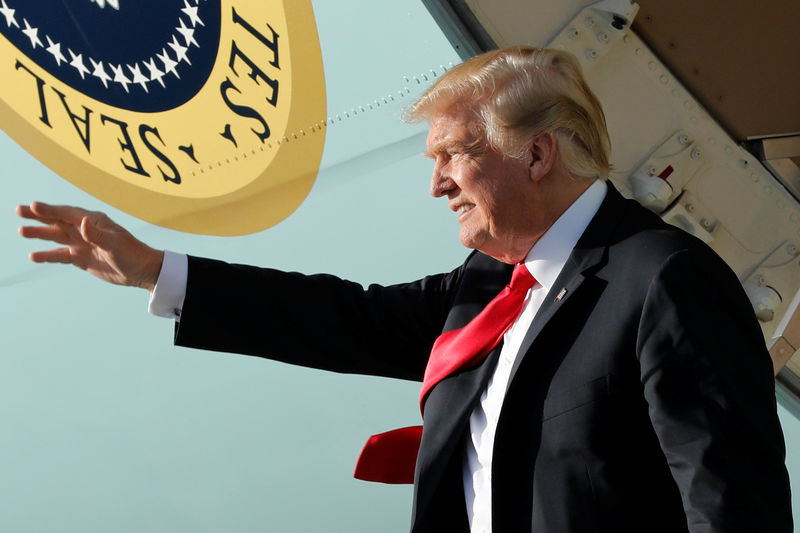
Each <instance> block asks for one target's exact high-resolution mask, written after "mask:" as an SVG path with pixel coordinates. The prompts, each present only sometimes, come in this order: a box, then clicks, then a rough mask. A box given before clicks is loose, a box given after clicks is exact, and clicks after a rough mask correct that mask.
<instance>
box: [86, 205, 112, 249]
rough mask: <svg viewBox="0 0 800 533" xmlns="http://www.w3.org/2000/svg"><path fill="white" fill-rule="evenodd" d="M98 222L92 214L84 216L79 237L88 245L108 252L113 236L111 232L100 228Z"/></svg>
mask: <svg viewBox="0 0 800 533" xmlns="http://www.w3.org/2000/svg"><path fill="white" fill-rule="evenodd" d="M98 222H100V221H99V220H98V219H97V217H96V216H94V214H90V215H86V216H85V217H83V219H82V220H81V236H82V237H83V239H84V240H85V241H86V242H88V243H89V244H93V245H95V246H97V247H98V248H102V249H103V250H108V249H109V247H110V246H111V243H112V240H113V237H114V234H113V232H112V231H109V230H107V229H103V228H101V227H100V224H98Z"/></svg>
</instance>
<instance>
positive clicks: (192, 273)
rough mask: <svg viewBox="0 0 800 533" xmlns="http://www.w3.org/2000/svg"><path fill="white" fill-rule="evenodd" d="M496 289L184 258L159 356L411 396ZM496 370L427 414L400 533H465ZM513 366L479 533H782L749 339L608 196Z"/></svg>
mask: <svg viewBox="0 0 800 533" xmlns="http://www.w3.org/2000/svg"><path fill="white" fill-rule="evenodd" d="M510 273H511V267H510V266H508V265H505V264H502V263H499V262H497V261H495V260H493V259H491V258H489V257H487V256H485V255H483V254H480V253H472V254H471V255H470V256H469V257H468V259H467V260H466V262H465V263H464V264H463V265H461V266H460V267H459V268H458V269H456V270H454V271H452V272H450V273H448V274H442V275H434V276H429V277H426V278H424V279H422V280H420V281H416V282H413V283H408V284H403V285H397V286H390V287H381V286H376V285H372V286H370V287H369V288H367V289H366V290H364V289H363V288H362V287H361V286H360V285H358V284H355V283H350V282H346V281H342V280H340V279H338V278H335V277H333V276H327V275H316V276H303V275H300V274H296V273H283V272H278V271H275V270H269V269H259V268H254V267H248V266H241V265H227V264H224V263H220V262H216V261H210V260H204V259H196V258H191V259H190V263H189V280H188V287H187V295H186V300H185V304H184V309H183V315H182V317H181V322H180V324H179V326H178V329H177V331H176V342H177V343H178V344H181V345H185V346H193V347H200V348H205V349H211V350H220V351H231V352H239V353H245V354H251V355H258V356H263V357H269V358H272V359H277V360H282V361H286V362H289V363H293V364H300V365H305V366H311V367H316V368H322V369H327V370H333V371H337V372H351V373H361V374H374V375H380V376H390V377H395V378H404V379H413V380H421V379H422V375H423V371H424V368H425V364H426V361H427V357H428V354H429V351H430V347H431V345H432V344H433V342H434V340H435V338H436V337H437V336H438V335H439V334H440V333H441V332H442V331H445V330H449V329H453V328H457V327H461V326H463V325H464V324H466V323H467V322H468V321H469V320H470V319H471V318H472V317H473V316H475V315H476V314H477V313H478V312H479V311H480V310H481V309H482V308H483V306H484V305H485V304H486V303H487V302H488V301H489V300H490V299H491V298H493V297H494V295H496V294H497V293H498V292H499V291H500V290H501V289H502V287H503V286H504V285H505V284H506V283H507V282H508V280H509V278H510ZM534 275H535V273H534ZM220 280H222V281H220ZM223 287H224V288H223ZM562 289H566V294H565V295H564V296H563V297H562V298H560V299H557V298H556V295H557V294H558V293H559V292H561V291H562ZM231 309H236V310H242V311H241V312H240V313H238V312H237V313H231V312H230V310H231ZM220 310H225V311H224V312H223V311H220ZM309 324H313V328H310V327H309ZM498 352H499V350H498V349H496V350H494V351H493V352H492V354H490V356H489V357H488V358H487V359H486V360H485V361H484V362H483V363H482V364H480V365H478V366H476V367H474V368H471V369H467V370H465V371H462V372H459V373H457V374H455V375H453V376H451V377H449V378H447V379H445V380H443V381H442V382H441V383H440V384H438V385H437V386H436V387H435V388H434V389H433V390H432V391H431V393H430V395H429V396H428V399H427V403H426V405H425V424H424V425H425V430H424V433H423V439H422V446H421V449H420V454H419V458H418V463H417V472H416V483H415V499H414V511H413V523H412V531H414V532H417V533H422V532H451V531H459V530H466V521H465V513H464V499H463V489H462V486H461V473H460V472H461V461H462V455H463V446H464V442H465V441H464V439H465V435H466V432H467V427H468V418H469V414H470V412H471V411H472V409H473V407H474V406H475V403H476V401H477V399H478V397H479V395H480V393H481V391H482V390H483V388H484V386H485V384H486V382H487V380H488V377H489V375H490V373H491V370H492V368H493V366H494V363H495V361H496V357H497V354H498ZM520 353H521V354H524V357H518V358H517V363H516V366H515V367H514V370H513V373H512V378H511V380H510V384H509V388H508V391H507V393H506V397H505V401H504V404H503V409H502V413H501V417H500V420H499V422H498V427H497V436H496V440H495V448H494V450H495V451H494V462H493V521H494V531H495V533H502V532H524V531H532V532H534V533H568V532H576V533H577V532H580V533H591V532H609V533H621V532H647V533H651V532H664V533H676V532H680V531H692V532H698V533H699V532H726V533H730V532H748V533H752V532H760V531H764V532H766V531H769V532H775V533H778V532H780V533H790V532H791V531H792V519H791V506H790V497H789V484H788V476H787V473H786V469H785V467H784V444H783V436H782V433H781V429H780V426H779V423H778V419H777V414H776V404H775V391H774V379H773V371H772V365H771V362H770V358H769V355H768V353H767V351H766V348H765V345H764V339H763V336H762V334H761V331H760V328H759V327H758V325H757V323H756V320H755V317H754V314H753V310H752V307H751V305H750V303H749V301H748V300H747V298H746V297H745V295H744V293H743V291H742V288H741V285H740V283H739V281H738V279H737V278H736V276H735V275H734V274H733V273H732V272H731V270H730V269H729V268H728V267H727V266H726V265H725V264H724V262H723V261H722V260H721V259H720V258H719V257H718V256H717V255H716V254H715V253H714V252H713V251H711V250H710V249H709V248H708V247H707V246H705V245H704V244H703V243H701V242H700V241H698V240H696V239H694V238H693V237H690V236H689V235H688V234H686V233H684V232H682V231H680V230H677V229H675V228H673V227H672V226H669V225H667V224H665V223H664V222H662V221H661V220H660V219H659V218H658V217H656V216H655V215H653V214H651V213H650V212H649V211H646V210H645V209H643V208H641V207H640V206H638V204H636V203H635V202H632V201H627V200H623V198H622V197H621V196H620V195H619V193H617V192H616V191H615V190H613V188H611V187H609V193H608V195H607V198H606V200H605V201H604V202H603V204H602V206H601V207H600V210H599V211H598V213H597V215H596V216H595V218H594V219H593V220H592V222H591V223H590V225H589V227H588V228H587V230H586V231H585V233H584V234H583V236H582V237H581V239H580V240H579V242H578V244H577V245H576V247H575V249H574V251H573V253H572V255H571V256H570V258H569V260H568V262H567V264H566V266H565V267H564V269H563V271H562V273H561V275H560V277H559V279H558V281H557V282H556V284H555V286H554V287H553V293H552V294H550V295H548V297H547V299H546V301H545V303H544V305H543V306H542V308H541V310H540V311H539V313H538V315H537V316H536V318H535V319H534V322H533V325H532V326H531V329H530V331H529V333H528V335H527V338H526V341H525V343H524V344H523V347H522V349H521V352H520Z"/></svg>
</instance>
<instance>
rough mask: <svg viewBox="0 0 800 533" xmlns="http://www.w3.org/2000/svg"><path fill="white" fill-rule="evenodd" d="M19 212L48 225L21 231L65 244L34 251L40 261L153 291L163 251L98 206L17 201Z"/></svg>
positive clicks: (32, 237)
mask: <svg viewBox="0 0 800 533" xmlns="http://www.w3.org/2000/svg"><path fill="white" fill-rule="evenodd" d="M17 214H18V215H19V216H21V217H23V218H29V219H32V220H37V221H39V222H41V223H43V224H45V225H44V226H22V227H21V228H20V229H19V233H20V235H22V236H23V237H26V238H29V239H42V240H45V241H53V242H56V243H58V244H61V245H63V246H64V247H62V248H55V249H53V250H46V251H39V252H33V253H31V254H30V258H31V260H32V261H34V262H36V263H67V264H72V265H75V266H76V267H78V268H81V269H83V270H85V271H87V272H89V273H90V274H92V275H93V276H96V277H98V278H100V279H102V280H104V281H108V282H110V283H115V284H117V285H127V286H132V287H142V288H144V289H147V290H149V291H152V290H153V288H154V287H155V285H156V281H157V280H158V274H159V272H160V271H161V263H162V261H163V259H164V252H163V251H161V250H155V249H153V248H151V247H149V246H147V245H146V244H145V243H143V242H142V241H140V240H138V239H137V238H135V237H134V236H133V235H131V234H130V233H129V232H128V231H127V230H126V229H125V228H123V227H122V226H120V225H119V224H117V223H115V222H114V221H113V220H111V219H110V218H109V217H108V216H106V215H105V214H104V213H101V212H99V211H87V210H85V209H81V208H79V207H70V206H63V205H48V204H44V203H41V202H33V203H31V205H30V206H26V205H20V206H17Z"/></svg>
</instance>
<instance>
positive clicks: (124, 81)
mask: <svg viewBox="0 0 800 533" xmlns="http://www.w3.org/2000/svg"><path fill="white" fill-rule="evenodd" d="M108 66H109V67H110V68H111V70H112V72H114V81H115V82H117V83H119V84H120V85H122V88H123V89H125V92H126V93H127V92H128V84H129V83H130V82H131V80H129V79H128V77H127V76H125V73H124V72H123V71H122V65H119V66H118V67H115V66H114V65H112V64H111V63H109V64H108Z"/></svg>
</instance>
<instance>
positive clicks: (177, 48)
mask: <svg viewBox="0 0 800 533" xmlns="http://www.w3.org/2000/svg"><path fill="white" fill-rule="evenodd" d="M167 44H168V45H169V47H170V48H172V50H173V51H174V52H175V58H176V59H177V60H178V63H180V62H181V61H186V62H187V63H189V64H190V65H191V64H192V62H191V61H189V58H188V57H187V56H186V47H185V46H181V43H179V42H178V38H177V37H175V34H173V35H172V42H169V43H167Z"/></svg>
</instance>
